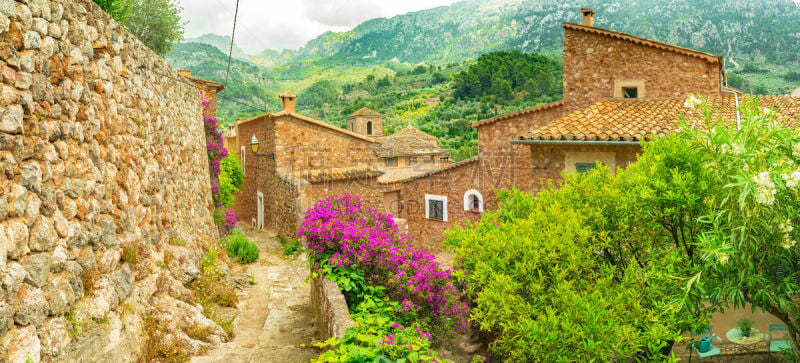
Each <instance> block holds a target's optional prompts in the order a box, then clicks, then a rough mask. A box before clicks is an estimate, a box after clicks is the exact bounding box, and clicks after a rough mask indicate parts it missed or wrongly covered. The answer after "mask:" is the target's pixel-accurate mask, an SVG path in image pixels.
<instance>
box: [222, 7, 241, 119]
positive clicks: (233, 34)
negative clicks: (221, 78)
mask: <svg viewBox="0 0 800 363" xmlns="http://www.w3.org/2000/svg"><path fill="white" fill-rule="evenodd" d="M238 17H239V0H236V10H235V11H234V13H233V31H231V46H230V48H229V49H228V69H227V70H226V71H225V83H224V85H225V88H227V87H228V75H229V74H230V72H231V57H232V56H233V39H234V37H235V36H236V18H238ZM226 96H227V94H223V95H222V102H221V104H220V107H221V106H222V105H224V104H225V99H226V98H227V97H226Z"/></svg>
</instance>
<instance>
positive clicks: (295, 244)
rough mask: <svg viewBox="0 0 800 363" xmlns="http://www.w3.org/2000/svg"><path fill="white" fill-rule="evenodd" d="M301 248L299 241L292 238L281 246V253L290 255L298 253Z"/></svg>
mask: <svg viewBox="0 0 800 363" xmlns="http://www.w3.org/2000/svg"><path fill="white" fill-rule="evenodd" d="M302 249H303V246H302V245H301V244H300V241H297V240H293V241H291V242H289V243H287V244H286V245H284V246H283V254H284V255H286V256H292V255H295V254H298V253H300V251H301V250H302Z"/></svg>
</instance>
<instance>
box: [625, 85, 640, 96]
mask: <svg viewBox="0 0 800 363" xmlns="http://www.w3.org/2000/svg"><path fill="white" fill-rule="evenodd" d="M638 94H639V90H638V89H637V88H636V87H622V98H638Z"/></svg>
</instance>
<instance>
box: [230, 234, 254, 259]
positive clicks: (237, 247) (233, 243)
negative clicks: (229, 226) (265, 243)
mask: <svg viewBox="0 0 800 363" xmlns="http://www.w3.org/2000/svg"><path fill="white" fill-rule="evenodd" d="M225 248H226V250H227V251H228V257H230V258H238V259H239V262H241V263H251V262H253V261H255V260H257V259H258V255H259V249H258V246H256V245H255V244H254V243H253V242H250V240H248V239H247V237H246V236H245V235H244V234H243V233H242V232H241V231H239V230H234V232H232V233H231V234H230V235H228V237H227V243H226V246H225Z"/></svg>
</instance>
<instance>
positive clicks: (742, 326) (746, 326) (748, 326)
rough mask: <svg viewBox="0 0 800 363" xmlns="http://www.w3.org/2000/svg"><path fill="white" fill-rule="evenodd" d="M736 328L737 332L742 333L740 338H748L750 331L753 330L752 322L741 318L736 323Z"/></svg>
mask: <svg viewBox="0 0 800 363" xmlns="http://www.w3.org/2000/svg"><path fill="white" fill-rule="evenodd" d="M736 326H737V327H738V328H739V332H741V333H742V337H744V338H748V337H750V331H751V330H752V329H753V321H752V320H750V319H748V318H742V319H741V320H739V321H737V322H736Z"/></svg>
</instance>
